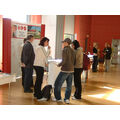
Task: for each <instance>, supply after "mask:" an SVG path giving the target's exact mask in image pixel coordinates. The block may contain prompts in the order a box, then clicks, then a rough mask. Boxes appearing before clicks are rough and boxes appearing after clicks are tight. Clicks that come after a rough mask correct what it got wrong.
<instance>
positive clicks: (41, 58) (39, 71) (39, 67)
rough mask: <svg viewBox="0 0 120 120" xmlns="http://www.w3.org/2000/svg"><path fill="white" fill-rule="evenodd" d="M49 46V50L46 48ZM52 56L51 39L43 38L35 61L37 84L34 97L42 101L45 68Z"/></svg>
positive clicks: (36, 50) (37, 49)
mask: <svg viewBox="0 0 120 120" xmlns="http://www.w3.org/2000/svg"><path fill="white" fill-rule="evenodd" d="M47 46H48V50H47V51H46V50H45V47H47ZM49 55H50V46H49V39H48V38H47V37H44V38H42V40H41V41H40V43H39V46H38V47H37V48H36V49H35V61H34V69H35V72H36V82H35V87H34V97H36V98H37V99H41V98H42V95H41V86H42V82H43V76H44V68H45V67H46V66H47V58H48V56H49Z"/></svg>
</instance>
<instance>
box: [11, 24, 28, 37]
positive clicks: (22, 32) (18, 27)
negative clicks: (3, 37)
mask: <svg viewBox="0 0 120 120" xmlns="http://www.w3.org/2000/svg"><path fill="white" fill-rule="evenodd" d="M27 30H28V29H27V25H26V24H20V23H14V22H13V23H12V38H19V39H20V38H21V39H23V38H26V37H27Z"/></svg>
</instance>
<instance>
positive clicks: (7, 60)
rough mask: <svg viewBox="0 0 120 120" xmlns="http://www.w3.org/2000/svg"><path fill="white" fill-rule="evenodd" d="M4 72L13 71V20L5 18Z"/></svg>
mask: <svg viewBox="0 0 120 120" xmlns="http://www.w3.org/2000/svg"><path fill="white" fill-rule="evenodd" d="M3 72H4V73H11V20H10V19H6V18H4V19H3Z"/></svg>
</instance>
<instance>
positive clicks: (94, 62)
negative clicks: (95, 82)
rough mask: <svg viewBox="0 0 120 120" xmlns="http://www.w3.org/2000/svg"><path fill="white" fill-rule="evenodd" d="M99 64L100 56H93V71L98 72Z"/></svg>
mask: <svg viewBox="0 0 120 120" xmlns="http://www.w3.org/2000/svg"><path fill="white" fill-rule="evenodd" d="M97 65H98V57H97V56H93V64H92V71H93V72H96V71H97Z"/></svg>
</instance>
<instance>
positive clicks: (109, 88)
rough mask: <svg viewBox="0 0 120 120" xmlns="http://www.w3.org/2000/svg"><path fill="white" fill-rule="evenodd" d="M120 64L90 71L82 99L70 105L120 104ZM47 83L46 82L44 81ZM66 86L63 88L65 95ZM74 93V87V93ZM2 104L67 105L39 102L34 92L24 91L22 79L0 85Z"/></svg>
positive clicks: (0, 100)
mask: <svg viewBox="0 0 120 120" xmlns="http://www.w3.org/2000/svg"><path fill="white" fill-rule="evenodd" d="M119 76H120V66H117V65H111V70H110V71H109V72H108V73H106V72H97V73H92V72H89V79H88V80H87V82H86V83H83V85H82V89H83V95H82V99H81V100H72V99H71V100H70V102H71V103H70V105H120V77H119ZM44 84H45V83H44ZM64 91H65V88H63V89H62V93H61V94H62V97H64ZM73 93H74V87H73V89H72V94H73ZM52 96H53V95H52ZM0 104H1V105H65V103H57V102H53V101H52V100H50V101H47V102H38V101H37V100H36V99H34V98H33V94H26V93H24V92H23V88H22V86H21V79H19V80H17V82H16V83H11V87H10V88H9V85H1V86H0Z"/></svg>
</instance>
